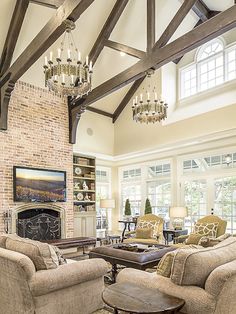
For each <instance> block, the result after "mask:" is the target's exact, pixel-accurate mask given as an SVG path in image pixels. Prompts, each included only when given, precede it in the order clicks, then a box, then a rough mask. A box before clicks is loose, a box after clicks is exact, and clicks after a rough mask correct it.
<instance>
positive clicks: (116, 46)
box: [104, 40, 146, 59]
mask: <svg viewBox="0 0 236 314" xmlns="http://www.w3.org/2000/svg"><path fill="white" fill-rule="evenodd" d="M104 46H106V47H109V48H112V49H114V50H117V51H121V52H124V53H126V54H127V55H130V56H132V57H135V58H138V59H142V58H143V57H145V55H146V53H145V52H144V51H142V50H139V49H136V48H132V47H129V46H127V45H123V44H119V43H117V42H115V41H112V40H107V41H106V42H105V43H104Z"/></svg>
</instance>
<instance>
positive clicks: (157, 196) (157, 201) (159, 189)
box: [147, 179, 171, 218]
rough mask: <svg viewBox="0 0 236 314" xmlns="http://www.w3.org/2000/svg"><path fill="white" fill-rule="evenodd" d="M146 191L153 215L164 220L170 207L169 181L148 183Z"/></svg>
mask: <svg viewBox="0 0 236 314" xmlns="http://www.w3.org/2000/svg"><path fill="white" fill-rule="evenodd" d="M147 190H148V191H147V195H148V198H149V200H150V203H151V206H152V212H153V214H155V215H158V216H161V217H162V218H165V217H166V216H167V215H168V211H169V207H170V205H171V184H170V179H163V180H156V181H151V182H148V183H147Z"/></svg>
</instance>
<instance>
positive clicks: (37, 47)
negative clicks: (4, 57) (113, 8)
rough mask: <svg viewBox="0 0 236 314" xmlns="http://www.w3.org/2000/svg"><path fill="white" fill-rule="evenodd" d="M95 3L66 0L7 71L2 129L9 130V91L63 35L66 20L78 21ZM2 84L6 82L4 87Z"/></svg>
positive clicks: (4, 79) (3, 88)
mask: <svg viewBox="0 0 236 314" xmlns="http://www.w3.org/2000/svg"><path fill="white" fill-rule="evenodd" d="M93 1H94V0H65V2H64V4H63V5H62V6H60V7H59V9H58V10H57V11H56V12H55V14H54V15H53V17H52V18H51V19H50V20H49V22H48V23H47V24H46V25H45V26H44V27H43V29H42V30H41V31H40V32H39V33H38V35H37V36H36V37H35V38H34V39H33V40H32V42H31V43H30V44H29V45H28V47H27V48H26V49H25V50H24V51H23V52H22V54H21V55H20V56H19V57H18V59H17V60H16V61H15V62H14V64H13V65H12V66H11V67H10V68H9V69H8V70H7V71H6V73H5V74H4V76H3V78H2V80H1V83H0V84H1V86H0V87H1V111H0V112H1V118H0V128H1V129H3V130H6V129H7V112H8V103H9V97H8V96H9V91H10V90H12V89H13V88H12V85H14V84H15V83H16V81H17V80H18V79H19V78H20V77H21V76H22V75H23V74H24V73H25V72H26V71H27V70H28V69H29V68H30V67H31V65H32V64H34V62H35V61H36V60H38V58H39V57H40V56H41V55H42V54H43V53H44V52H45V51H46V50H47V49H48V48H49V47H50V46H51V45H52V44H53V43H54V42H55V41H56V40H57V39H58V38H59V37H60V36H61V35H62V34H63V32H64V31H65V27H66V26H65V24H64V23H63V21H65V20H66V19H72V20H74V21H76V20H77V19H78V18H79V17H80V15H81V14H82V13H83V12H84V11H85V10H86V9H87V8H88V7H89V6H90V5H91V3H93ZM6 77H9V79H8V80H6ZM2 82H4V85H3V84H2ZM9 82H10V85H9ZM9 86H10V88H9Z"/></svg>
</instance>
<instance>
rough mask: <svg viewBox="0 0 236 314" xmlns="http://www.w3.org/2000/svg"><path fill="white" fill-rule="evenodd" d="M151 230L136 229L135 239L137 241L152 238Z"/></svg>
mask: <svg viewBox="0 0 236 314" xmlns="http://www.w3.org/2000/svg"><path fill="white" fill-rule="evenodd" d="M152 234H153V230H152V229H151V228H137V229H136V238H138V239H150V238H151V237H152Z"/></svg>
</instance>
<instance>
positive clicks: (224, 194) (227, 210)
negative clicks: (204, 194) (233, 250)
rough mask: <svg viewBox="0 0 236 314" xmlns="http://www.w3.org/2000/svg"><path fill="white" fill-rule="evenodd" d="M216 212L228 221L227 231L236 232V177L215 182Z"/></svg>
mask: <svg viewBox="0 0 236 314" xmlns="http://www.w3.org/2000/svg"><path fill="white" fill-rule="evenodd" d="M214 190H215V200H214V203H215V206H214V214H215V215H218V216H219V217H222V218H223V219H224V220H226V221H227V232H234V233H235V232H236V177H226V178H221V179H216V180H215V182H214Z"/></svg>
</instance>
